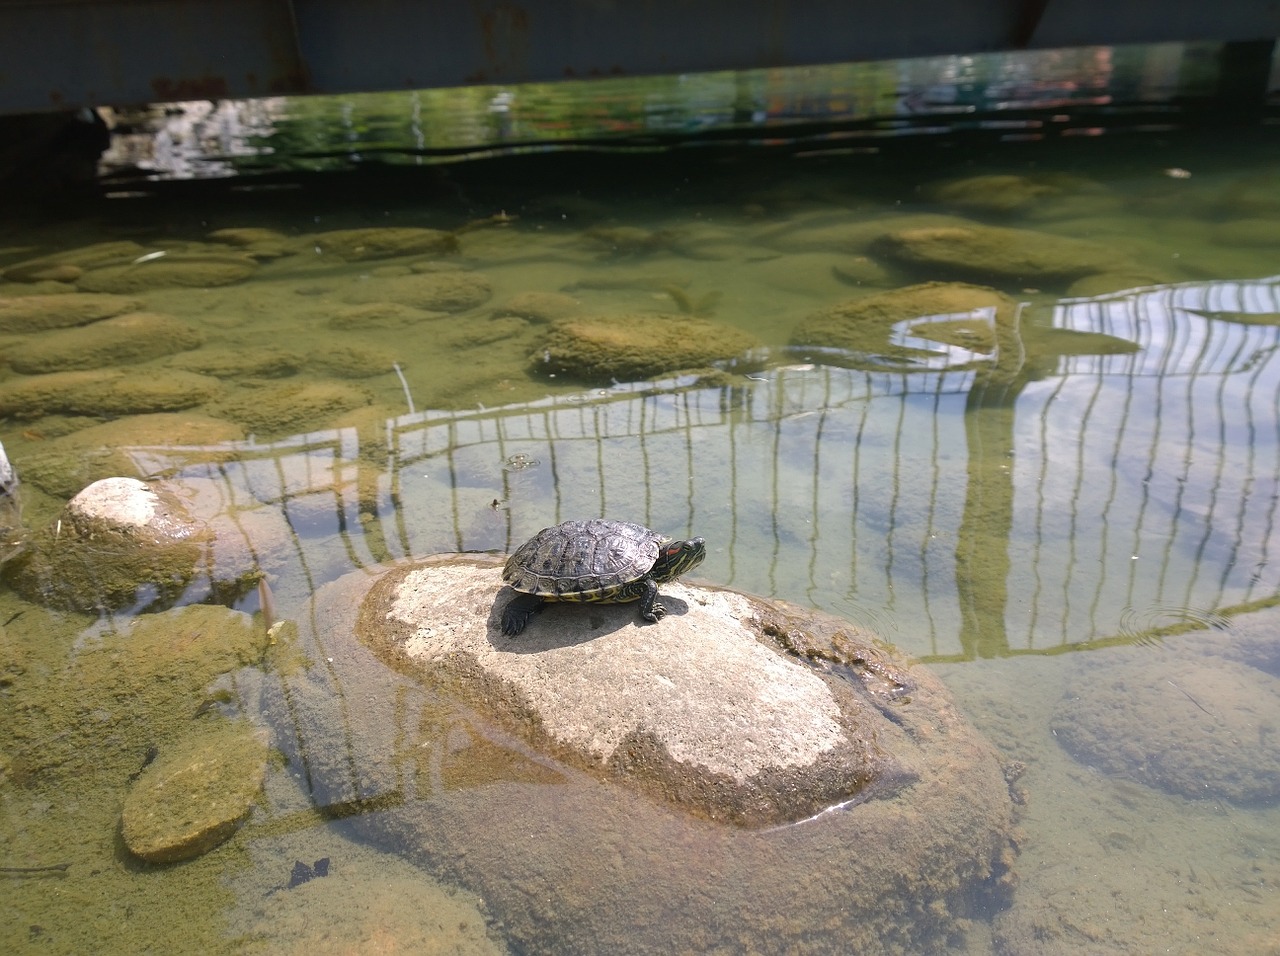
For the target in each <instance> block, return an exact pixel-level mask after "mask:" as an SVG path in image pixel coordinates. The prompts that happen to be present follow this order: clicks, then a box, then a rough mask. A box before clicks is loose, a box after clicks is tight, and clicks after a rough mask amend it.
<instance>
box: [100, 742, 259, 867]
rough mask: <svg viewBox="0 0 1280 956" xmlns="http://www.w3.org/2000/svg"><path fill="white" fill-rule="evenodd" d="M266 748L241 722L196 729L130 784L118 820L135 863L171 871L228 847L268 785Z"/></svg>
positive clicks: (163, 752)
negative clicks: (166, 867) (162, 865)
mask: <svg viewBox="0 0 1280 956" xmlns="http://www.w3.org/2000/svg"><path fill="white" fill-rule="evenodd" d="M267 754H268V751H267V747H266V745H265V744H264V743H263V742H262V741H261V740H259V739H258V737H257V735H256V734H254V733H253V731H252V730H251V729H250V727H249V726H248V724H245V723H243V722H219V723H217V724H214V725H212V726H210V727H205V728H201V729H200V730H199V731H197V732H194V733H192V734H191V735H190V736H189V737H187V738H186V739H183V740H182V741H180V742H179V743H177V744H176V745H174V746H173V747H171V748H167V749H166V750H163V751H161V753H160V756H159V757H158V758H157V759H156V760H155V762H154V763H152V764H151V765H150V766H149V767H147V768H146V769H145V770H144V771H143V772H142V775H141V776H140V777H139V778H138V779H137V781H135V782H134V785H133V787H132V788H130V790H129V793H128V795H127V796H126V797H125V801H124V809H123V811H122V812H121V815H120V821H121V835H122V836H123V837H124V842H125V845H126V846H127V847H128V848H129V851H130V852H131V853H133V854H134V855H135V856H137V857H140V858H141V859H143V860H146V861H147V862H149V863H176V862H178V861H180V860H189V859H192V858H193V857H197V856H200V855H201V854H202V853H207V852H208V851H210V850H212V849H213V848H214V847H216V846H217V845H218V844H220V843H222V842H224V841H225V840H227V839H229V838H230V837H231V836H232V835H233V834H234V833H235V832H236V830H238V829H239V828H240V825H241V824H242V823H243V822H244V821H245V819H246V818H247V817H248V815H249V811H250V810H251V809H252V808H253V804H254V801H255V800H256V799H257V797H258V794H259V792H261V790H262V785H263V782H264V780H265V779H266V769H267Z"/></svg>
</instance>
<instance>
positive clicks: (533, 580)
mask: <svg viewBox="0 0 1280 956" xmlns="http://www.w3.org/2000/svg"><path fill="white" fill-rule="evenodd" d="M706 556H707V546H706V542H705V541H703V540H702V539H701V538H690V539H689V540H688V541H676V540H674V539H672V538H668V537H667V536H666V535H664V534H659V533H658V532H657V531H653V530H650V529H649V528H646V527H644V526H643V525H638V524H631V523H630V522H628V521H609V520H607V519H604V518H593V519H591V520H590V521H566V522H564V524H559V525H556V526H555V527H554V528H543V529H542V530H541V531H539V532H538V533H537V534H535V535H534V536H533V537H532V538H530V539H529V540H528V541H526V542H525V543H524V544H522V545H520V547H518V548H516V550H515V553H514V554H512V555H511V557H510V558H508V559H507V565H506V567H504V568H503V569H502V579H503V580H504V581H506V582H507V583H508V584H510V585H511V586H512V587H513V588H515V589H516V590H517V591H520V592H521V593H520V594H517V595H516V596H515V598H513V599H512V600H511V601H510V602H509V603H508V604H507V606H506V607H505V608H503V609H502V633H503V634H508V635H510V636H512V637H515V636H516V635H517V634H519V633H520V632H521V631H523V630H524V627H525V625H526V624H528V623H529V619H530V618H531V617H533V615H534V614H536V613H537V612H538V611H539V610H541V608H542V605H543V602H545V601H579V602H601V603H609V604H621V603H623V602H625V601H639V602H640V616H641V617H642V618H644V619H645V620H646V621H656V620H658V618H660V617H662V615H664V614H666V613H667V609H666V608H664V607H663V606H662V605H661V604H659V603H658V585H659V584H660V583H662V582H663V581H670V580H672V579H673V578H676V577H678V576H679V575H681V574H684V573H685V572H686V571H688V570H690V569H691V568H695V567H697V566H698V565H699V564H701V563H702V559H703V558H705V557H706Z"/></svg>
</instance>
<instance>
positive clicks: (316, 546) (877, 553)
mask: <svg viewBox="0 0 1280 956" xmlns="http://www.w3.org/2000/svg"><path fill="white" fill-rule="evenodd" d="M1018 321H1021V320H1018ZM1051 323H1052V328H1049V327H1047V325H1036V324H1034V323H1031V322H1024V323H1022V324H1021V325H1014V326H1010V327H1008V328H1003V329H1002V330H1001V331H1000V335H1001V336H1002V344H1001V350H1002V352H1003V355H997V356H995V357H994V358H993V359H991V360H990V361H989V362H987V363H986V364H984V363H983V361H975V360H973V359H972V358H970V359H968V360H966V362H965V364H963V365H961V366H958V367H955V368H932V369H921V370H905V369H885V368H876V367H870V368H867V367H863V368H858V367H841V366H838V365H834V364H825V365H796V366H783V367H778V368H774V369H772V370H770V371H768V372H766V373H763V374H760V375H757V376H750V377H747V378H745V379H741V380H738V381H737V383H736V384H733V385H717V386H715V387H705V386H702V385H700V384H699V383H698V382H697V381H696V380H694V379H692V378H689V379H677V380H671V381H667V382H658V383H647V384H640V385H629V386H615V387H614V388H610V389H607V390H603V391H596V392H590V393H583V394H580V395H574V396H567V397H565V396H560V397H555V398H547V399H543V400H541V401H537V402H532V403H528V404H522V405H518V406H510V407H504V408H497V409H477V410H473V411H462V412H443V411H428V412H422V413H418V414H411V415H404V416H400V417H398V418H395V419H392V420H389V421H388V422H387V423H386V428H385V432H384V433H380V434H378V435H376V436H368V435H359V434H357V433H356V432H355V431H354V430H343V431H333V432H320V433H315V434H312V435H306V436H299V437H296V438H293V439H289V440H287V441H280V442H276V443H273V444H270V445H256V444H241V445H236V446H227V447H219V448H217V449H212V450H206V452H212V454H209V457H208V460H207V461H204V462H203V463H199V464H185V465H184V464H178V465H176V466H175V464H174V463H175V461H177V462H181V461H182V460H183V457H184V455H183V453H180V452H179V451H175V450H172V449H135V450H134V456H135V459H136V460H137V461H138V463H139V467H140V468H141V469H142V470H143V471H144V472H148V473H161V472H172V471H174V470H175V469H176V470H177V472H178V474H179V477H180V479H184V480H194V479H203V480H205V483H206V484H212V485H214V486H216V487H218V488H220V489H221V490H220V491H218V492H217V493H216V495H215V497H216V498H217V499H218V501H219V505H218V506H219V507H222V508H224V509H225V510H227V511H229V512H240V511H250V510H252V509H254V508H257V509H274V510H275V511H276V512H277V513H278V515H279V516H280V519H281V521H282V522H283V525H284V526H285V528H286V529H287V531H288V536H289V538H290V545H289V549H290V551H289V553H288V554H287V555H285V556H284V557H281V556H280V554H278V553H277V554H276V555H275V556H274V560H275V561H276V563H277V565H279V566H280V567H281V569H282V570H281V571H280V573H281V574H282V575H283V576H286V577H287V576H290V575H292V577H293V578H294V579H296V581H298V582H299V587H300V588H302V589H303V590H305V591H308V592H309V591H311V590H314V589H315V588H317V587H319V586H320V585H321V584H323V583H324V582H325V581H327V580H329V579H331V578H333V577H335V576H336V575H337V574H340V573H343V572H345V571H347V570H350V569H352V568H361V567H369V566H372V565H376V564H378V563H380V562H383V561H386V560H388V559H396V558H402V557H415V556H422V555H425V554H429V553H435V552H441V551H509V550H510V549H512V548H513V547H514V546H515V545H516V544H518V543H519V542H520V541H521V540H523V539H524V538H525V537H527V536H528V535H530V534H532V533H533V532H535V531H537V530H538V529H539V528H540V527H543V526H545V525H547V524H551V523H554V522H557V521H562V520H565V519H568V518H574V517H583V516H592V515H610V516H616V517H624V518H629V519H631V520H636V521H642V522H644V523H646V524H649V525H650V526H652V527H656V528H661V529H663V530H666V531H669V532H670V533H673V534H680V533H685V532H690V533H697V534H701V535H703V536H704V537H706V538H707V539H708V541H709V542H710V543H711V550H712V554H711V556H710V557H709V559H708V561H707V562H706V564H705V565H704V567H703V569H702V576H703V577H705V578H709V579H711V580H714V581H718V582H720V583H723V584H727V585H731V586H734V587H738V588H741V589H744V590H748V591H754V592H761V593H766V594H772V595H776V596H780V597H784V598H787V599H790V600H795V601H804V602H807V603H809V604H811V605H815V606H818V607H822V608H826V609H828V610H832V611H835V612H837V613H840V614H844V615H846V616H849V617H852V618H854V619H855V620H857V621H859V622H861V623H864V624H869V625H871V626H872V627H873V628H875V629H876V630H878V631H880V632H881V633H883V634H885V636H886V637H888V638H890V639H892V640H895V641H897V642H898V643H900V644H902V645H903V646H904V647H905V648H906V649H908V650H909V651H911V652H913V653H916V654H920V655H924V656H932V657H960V658H963V657H974V656H986V655H998V654H1005V653H1022V652H1043V651H1045V650H1056V649H1061V648H1065V647H1068V646H1075V645H1077V644H1079V643H1081V642H1087V641H1091V640H1102V639H1110V638H1118V639H1131V638H1134V637H1135V636H1140V634H1139V632H1140V631H1142V629H1143V628H1144V627H1158V626H1159V625H1161V624H1162V623H1168V622H1169V621H1170V620H1171V619H1176V618H1177V616H1178V615H1179V614H1183V613H1189V612H1195V611H1198V610H1211V609H1219V610H1220V609H1222V608H1229V607H1233V606H1241V605H1248V604H1250V603H1256V602H1260V601H1268V600H1273V599H1275V597H1276V595H1277V594H1280V571H1278V570H1277V568H1276V567H1275V559H1276V556H1275V554H1274V551H1275V547H1276V546H1275V545H1274V544H1273V541H1274V538H1275V529H1276V527H1277V509H1278V508H1280V504H1278V502H1280V480H1278V476H1280V357H1278V356H1280V328H1278V327H1277V326H1278V324H1280V296H1278V294H1277V290H1276V280H1268V281H1260V282H1252V283H1244V282H1241V283H1214V284H1209V285H1194V286H1179V287H1168V288H1158V289H1152V290H1148V291H1141V292H1137V293H1132V294H1129V295H1122V296H1114V297H1111V298H1105V299H1094V300H1078V301H1072V300H1068V301H1064V302H1062V303H1059V304H1058V306H1057V307H1056V308H1055V309H1054V311H1053V313H1052V316H1051ZM1134 346H1136V347H1137V348H1136V351H1135V350H1134ZM849 364H851V365H854V364H856V363H853V362H850V363H849ZM378 445H385V449H382V450H381V451H378V450H377V449H376V448H375V447H374V446H378ZM361 446H363V447H361ZM362 452H363V454H362ZM375 452H376V453H375ZM377 454H385V460H386V467H385V469H384V468H381V467H376V466H375V467H373V470H372V472H371V471H370V468H371V466H370V464H369V462H370V460H371V458H376V457H377ZM251 537H252V534H251V532H249V531H248V530H246V538H247V539H249V538H251Z"/></svg>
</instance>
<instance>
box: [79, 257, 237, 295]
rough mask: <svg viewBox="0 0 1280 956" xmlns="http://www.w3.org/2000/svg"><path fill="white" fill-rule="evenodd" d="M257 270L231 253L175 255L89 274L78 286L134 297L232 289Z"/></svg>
mask: <svg viewBox="0 0 1280 956" xmlns="http://www.w3.org/2000/svg"><path fill="white" fill-rule="evenodd" d="M257 269H258V264H257V262H255V261H254V259H253V257H251V256H247V255H237V254H235V253H231V252H228V253H227V254H225V255H218V254H215V253H207V254H204V253H194V254H181V253H178V254H174V255H166V256H161V257H160V258H158V259H150V260H148V261H146V262H131V263H129V264H127V265H118V266H104V267H102V268H100V269H93V270H91V271H89V272H86V273H85V274H84V275H83V276H82V277H81V278H80V280H79V282H77V283H76V285H77V286H78V287H79V288H80V289H83V290H84V291H85V292H115V293H120V294H122V295H132V294H134V293H137V292H146V291H148V290H151V289H172V288H191V289H206V288H210V287H212V286H223V285H231V284H233V283H236V282H242V281H243V280H245V279H247V278H249V276H251V275H253V274H254V272H256V271H257Z"/></svg>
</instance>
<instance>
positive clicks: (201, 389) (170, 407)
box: [0, 368, 222, 418]
mask: <svg viewBox="0 0 1280 956" xmlns="http://www.w3.org/2000/svg"><path fill="white" fill-rule="evenodd" d="M221 389H222V384H221V383H220V382H219V381H218V380H217V379H216V378H211V377H210V376H207V375H196V374H194V373H192V372H181V371H178V370H177V369H167V368H149V369H147V373H146V374H145V375H139V374H137V373H136V372H132V371H124V370H122V369H88V370H83V371H74V372H50V373H49V374H47V375H33V376H31V377H29V378H22V379H15V380H13V381H9V382H5V383H4V384H3V385H0V415H12V416H14V417H15V418H39V417H40V416H41V415H48V414H52V413H57V412H65V413H70V414H74V415H99V416H101V415H142V414H146V413H147V412H172V411H178V410H180V409H184V408H191V407H193V406H195V405H200V404H202V403H204V402H207V401H208V400H209V399H210V398H212V397H213V396H214V395H216V394H218V392H219V391H221Z"/></svg>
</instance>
